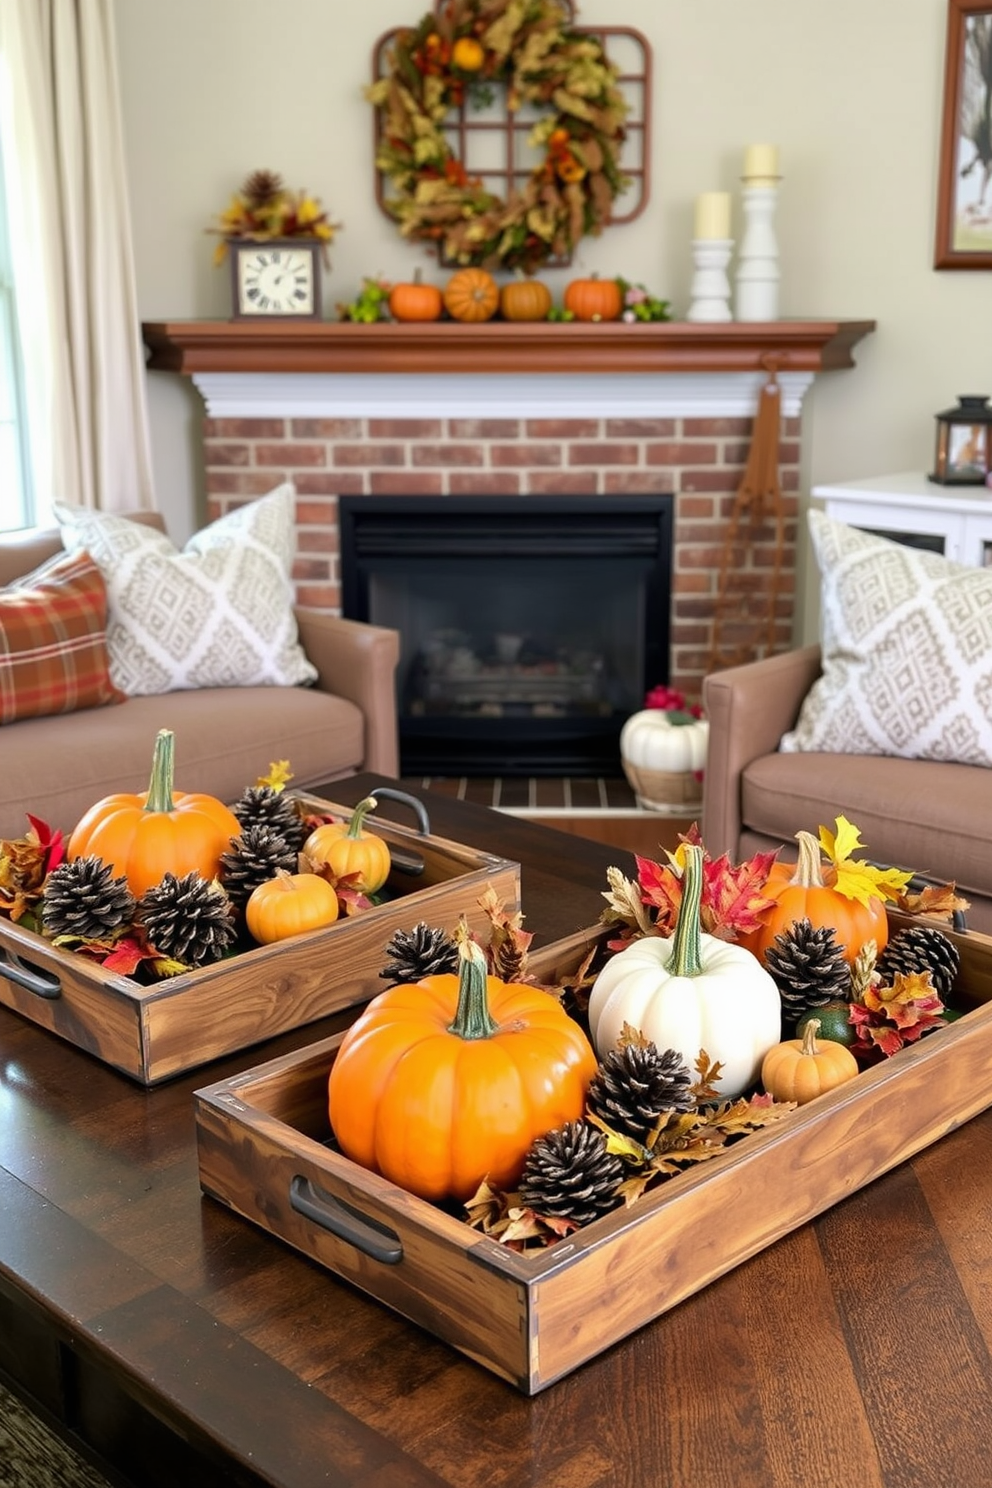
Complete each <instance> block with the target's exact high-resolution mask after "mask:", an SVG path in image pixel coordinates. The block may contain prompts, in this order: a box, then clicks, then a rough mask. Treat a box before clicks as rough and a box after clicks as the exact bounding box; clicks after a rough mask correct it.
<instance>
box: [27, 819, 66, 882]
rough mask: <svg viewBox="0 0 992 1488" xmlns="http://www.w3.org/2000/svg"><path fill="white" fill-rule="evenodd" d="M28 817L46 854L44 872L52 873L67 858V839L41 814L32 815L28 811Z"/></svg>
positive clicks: (39, 844)
mask: <svg viewBox="0 0 992 1488" xmlns="http://www.w3.org/2000/svg"><path fill="white" fill-rule="evenodd" d="M27 818H28V821H29V822H30V823H31V826H32V827H33V829H34V834H35V836H36V837H37V839H38V846H39V847H40V848H41V850H42V852H43V854H44V859H43V864H44V872H45V873H46V874H48V873H51V872H52V869H53V868H57V867H58V866H59V864H60V863H61V862H63V860H64V859H65V840H64V838H63V836H62V833H61V832H60V831H59V830H58V828H56V829H55V830H54V831H53V830H52V828H51V827H50V826H49V825H48V823H47V822H46V821H42V820H41V817H39V816H32V815H31V813H30V811H29V812H27Z"/></svg>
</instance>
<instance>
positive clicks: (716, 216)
mask: <svg viewBox="0 0 992 1488" xmlns="http://www.w3.org/2000/svg"><path fill="white" fill-rule="evenodd" d="M695 236H696V240H697V241H698V242H702V241H704V240H705V239H708V238H729V237H730V192H729V191H704V192H703V194H702V196H697V197H696V232H695Z"/></svg>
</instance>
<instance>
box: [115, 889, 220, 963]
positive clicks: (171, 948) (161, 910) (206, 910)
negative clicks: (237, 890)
mask: <svg viewBox="0 0 992 1488" xmlns="http://www.w3.org/2000/svg"><path fill="white" fill-rule="evenodd" d="M138 920H139V922H140V923H141V924H142V925H143V926H144V929H145V934H146V935H147V936H148V939H149V941H150V942H151V944H152V945H153V946H154V947H155V949H156V951H158V952H159V954H160V955H162V956H168V957H170V958H171V959H172V960H175V961H181V962H182V963H183V965H184V966H207V965H208V964H209V963H210V962H211V961H219V960H220V958H221V956H223V954H224V952H225V951H226V950H227V949H228V947H229V946H230V944H231V942H232V941H233V940H234V937H235V928H234V916H233V914H232V911H231V901H230V900H229V899H228V897H227V895H226V894H225V893H224V890H223V889H222V888H221V887H220V885H219V884H216V883H209V882H208V881H207V880H206V879H205V878H201V877H200V875H199V874H198V873H196V872H193V873H187V874H184V876H183V877H182V878H177V877H176V875H175V874H174V873H167V874H166V875H165V877H164V878H163V880H162V882H161V883H160V884H157V885H156V886H155V888H153V889H148V890H146V892H145V893H144V894H143V895H142V898H141V901H140V903H139V904H138Z"/></svg>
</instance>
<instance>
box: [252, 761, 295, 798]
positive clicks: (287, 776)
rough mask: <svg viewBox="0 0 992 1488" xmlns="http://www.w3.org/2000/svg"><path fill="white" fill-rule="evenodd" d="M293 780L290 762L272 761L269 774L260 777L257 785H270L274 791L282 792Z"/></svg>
mask: <svg viewBox="0 0 992 1488" xmlns="http://www.w3.org/2000/svg"><path fill="white" fill-rule="evenodd" d="M292 778H293V772H292V770H291V769H290V768H289V760H272V761H271V762H270V764H269V773H268V774H267V775H260V776H259V777H258V779H257V780H256V782H255V784H256V785H269V786H271V787H272V789H273V790H274V791H281V790H282V788H283V786H284V785H286V784H287V783H288V782H289V781H290V780H292Z"/></svg>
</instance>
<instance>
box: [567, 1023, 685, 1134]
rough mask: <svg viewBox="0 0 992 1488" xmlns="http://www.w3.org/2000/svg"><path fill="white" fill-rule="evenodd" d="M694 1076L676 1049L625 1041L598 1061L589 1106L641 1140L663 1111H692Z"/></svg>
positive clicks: (607, 1120)
mask: <svg viewBox="0 0 992 1488" xmlns="http://www.w3.org/2000/svg"><path fill="white" fill-rule="evenodd" d="M691 1084H692V1075H691V1073H690V1071H689V1069H688V1068H687V1066H686V1065H685V1064H684V1063H683V1060H682V1056H681V1054H679V1053H678V1051H677V1050H675V1049H666V1050H665V1052H664V1053H661V1051H660V1050H659V1049H658V1046H657V1045H656V1044H653V1043H650V1042H648V1043H646V1044H643V1045H640V1044H634V1043H627V1044H624V1045H622V1047H620V1048H618V1049H611V1050H610V1051H609V1053H608V1054H606V1055H605V1056H604V1058H603V1059H601V1060H600V1062H599V1068H598V1069H597V1071H596V1073H595V1075H593V1077H592V1081H591V1082H590V1085H589V1090H588V1093H587V1095H586V1101H587V1103H588V1106H589V1110H590V1111H591V1112H592V1114H593V1115H594V1116H598V1117H599V1118H600V1120H601V1121H605V1122H606V1125H607V1126H609V1127H612V1129H613V1130H614V1131H616V1132H621V1133H623V1134H625V1135H626V1136H629V1137H633V1138H634V1140H635V1141H636V1142H643V1141H644V1140H645V1138H646V1137H647V1136H648V1134H649V1132H650V1131H651V1128H652V1127H653V1126H655V1125H656V1124H657V1122H658V1118H659V1117H660V1116H661V1115H662V1113H663V1112H665V1111H691V1110H692V1109H693V1106H694V1105H695V1101H694V1099H693V1097H692V1094H691V1092H690V1088H689V1087H690V1086H691Z"/></svg>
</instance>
